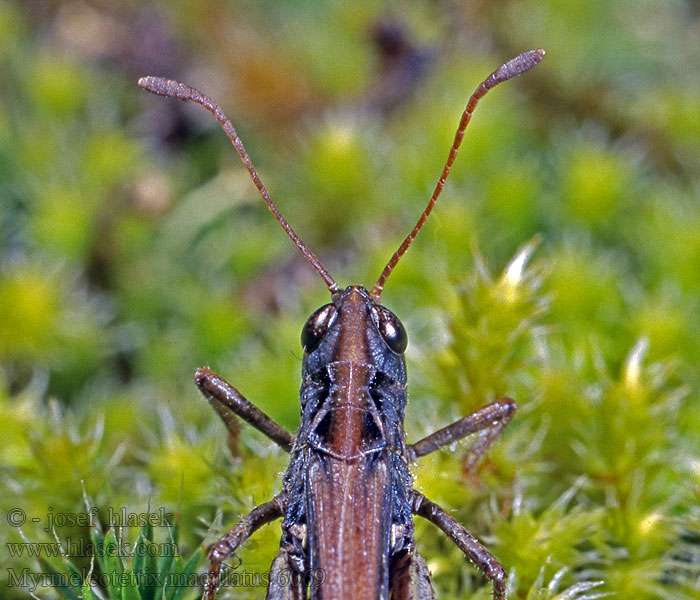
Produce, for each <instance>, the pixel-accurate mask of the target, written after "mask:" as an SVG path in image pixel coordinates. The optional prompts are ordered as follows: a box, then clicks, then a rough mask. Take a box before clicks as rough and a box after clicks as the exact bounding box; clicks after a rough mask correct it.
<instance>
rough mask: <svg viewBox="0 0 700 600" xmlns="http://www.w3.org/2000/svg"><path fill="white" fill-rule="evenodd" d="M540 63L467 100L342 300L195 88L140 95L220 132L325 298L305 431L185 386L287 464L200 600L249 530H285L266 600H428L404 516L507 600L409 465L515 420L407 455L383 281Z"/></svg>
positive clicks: (533, 57)
mask: <svg viewBox="0 0 700 600" xmlns="http://www.w3.org/2000/svg"><path fill="white" fill-rule="evenodd" d="M544 55H545V52H544V50H530V51H528V52H524V53H523V54H520V55H519V56H517V57H516V58H514V59H512V60H510V61H509V62H507V63H505V64H504V65H502V66H500V67H499V68H498V69H496V70H495V71H494V72H493V73H492V74H491V75H489V76H488V77H487V78H486V79H485V80H484V81H483V82H482V83H481V84H480V85H479V86H478V87H477V88H476V90H475V92H474V93H473V94H472V96H471V97H470V98H469V101H468V103H467V106H466V109H465V111H464V113H463V114H462V118H461V120H460V122H459V126H458V128H457V133H456V135H455V138H454V142H453V143H452V146H451V148H450V152H449V155H448V158H447V161H446V163H445V166H444V168H443V170H442V174H441V176H440V179H439V180H438V182H437V185H436V187H435V190H434V192H433V194H432V197H431V198H430V201H429V202H428V205H427V206H426V208H425V210H424V211H423V213H422V214H421V216H420V218H419V220H418V222H417V223H416V225H415V227H414V228H413V229H412V230H411V232H410V233H409V234H408V236H406V238H405V240H404V241H403V243H402V244H401V246H399V248H398V250H397V251H396V252H395V253H394V255H393V256H392V257H391V259H390V260H389V262H388V263H387V265H386V267H385V268H384V270H383V271H382V273H381V275H380V276H379V279H378V280H377V282H376V283H375V284H374V287H373V288H372V289H371V290H368V289H366V288H364V287H362V286H358V285H351V286H349V287H346V288H341V287H340V286H339V285H338V284H337V283H336V282H335V280H334V279H333V277H331V275H330V273H329V272H328V271H327V269H326V268H325V267H324V266H323V264H322V263H321V261H320V260H319V259H318V257H317V256H316V255H315V254H314V253H313V252H312V251H311V250H310V249H309V248H308V247H307V246H306V244H305V243H304V242H303V241H302V240H301V239H300V238H299V236H298V235H297V234H296V233H294V231H293V230H292V228H291V227H290V225H289V224H288V223H287V221H286V220H285V219H284V217H283V216H282V215H281V214H280V212H279V210H278V209H277V207H276V206H275V205H274V203H273V202H272V200H271V199H270V196H269V194H268V192H267V190H266V189H265V186H264V185H263V183H262V181H261V180H260V177H259V176H258V173H257V171H256V170H255V167H254V166H253V163H252V162H251V160H250V157H249V156H248V153H247V152H246V150H245V148H244V146H243V143H242V142H241V140H240V138H239V137H238V135H237V133H236V131H235V129H234V128H233V125H232V124H231V122H230V121H229V120H228V119H227V118H226V116H225V115H224V113H223V112H222V110H221V108H219V106H218V105H217V104H215V103H214V102H213V101H212V100H211V99H210V98H208V97H207V96H205V95H204V94H202V93H201V92H199V91H197V90H196V89H194V88H192V87H190V86H187V85H185V84H182V83H178V82H175V81H171V80H168V79H163V78H158V77H143V78H142V79H140V80H139V85H140V86H141V87H143V88H144V89H146V90H148V91H149V92H152V93H154V94H158V95H162V96H169V97H171V98H177V99H180V100H184V101H191V102H195V103H197V104H200V105H201V106H203V107H204V108H205V109H207V110H208V111H209V112H211V113H212V114H213V115H214V117H216V119H217V120H218V121H219V123H220V124H221V126H222V127H223V129H224V131H225V132H226V134H227V135H228V137H229V139H230V140H231V142H232V143H233V146H234V147H235V149H236V151H237V152H238V154H239V156H240V158H241V160H242V162H243V164H244V165H245V167H246V169H248V172H249V173H250V176H251V178H252V179H253V182H254V183H255V186H256V187H257V189H258V191H259V193H260V195H261V196H262V199H263V200H264V201H265V203H266V204H267V206H268V208H269V209H270V211H271V212H272V214H273V215H274V216H275V218H276V219H277V221H278V222H279V224H280V225H281V226H282V228H283V229H284V230H285V232H286V233H287V235H288V236H289V237H290V238H291V239H292V241H293V242H294V243H295V244H296V246H297V248H298V249H299V250H300V251H301V253H302V254H303V255H304V256H305V257H306V259H307V260H308V262H309V263H310V264H311V265H312V266H313V267H314V268H315V269H316V271H317V272H318V274H319V275H320V276H321V278H322V279H323V280H324V282H325V283H326V286H327V287H328V290H329V292H330V294H331V301H330V303H328V304H326V305H325V306H322V307H321V308H319V309H318V310H316V312H314V313H313V314H312V315H311V316H310V317H309V319H308V320H307V321H306V324H305V325H304V327H303V329H302V333H301V343H302V347H303V350H304V359H303V365H302V373H301V391H300V399H301V424H300V426H299V430H298V431H297V433H296V435H294V434H292V433H290V432H289V431H287V430H286V429H284V428H283V427H281V426H280V425H278V424H277V423H276V422H275V421H274V420H273V419H271V418H270V417H269V416H268V415H266V414H265V413H263V412H262V411H261V410H260V409H258V408H257V407H256V406H255V405H253V404H251V403H250V402H249V401H248V400H247V399H246V398H245V397H244V396H243V395H241V394H240V393H239V392H238V390H236V389H235V388H234V387H233V386H231V385H230V384H229V383H227V382H226V381H225V380H224V379H222V378H221V377H220V376H218V375H217V374H215V373H214V372H212V371H211V370H209V369H208V368H204V367H203V368H200V369H197V371H196V373H195V382H196V384H197V386H198V387H199V389H200V390H201V392H202V393H203V394H204V396H205V397H206V398H207V399H208V400H209V402H210V403H211V404H212V406H213V407H214V408H215V410H216V411H217V412H218V414H219V415H220V416H221V418H222V419H223V420H224V422H225V423H226V424H227V426H228V427H229V430H230V431H233V430H234V428H235V427H236V424H235V417H234V416H233V415H236V416H238V417H240V418H241V419H243V420H244V421H246V422H248V423H249V424H251V425H252V426H253V427H255V428H257V429H258V430H260V431H261V432H262V433H264V434H265V435H266V436H267V437H269V438H270V439H271V440H272V441H273V442H275V443H276V444H277V445H278V446H279V447H280V448H282V449H283V450H284V451H286V452H288V453H289V454H290V461H289V467H288V468H287V471H286V473H285V475H284V480H283V485H282V491H281V492H280V493H279V494H278V495H277V496H275V497H274V498H272V499H271V500H270V501H268V502H265V503H263V504H261V505H260V506H257V507H256V508H254V509H253V510H252V511H251V512H250V513H248V514H247V515H246V516H244V517H243V518H242V519H241V520H240V521H239V522H238V523H237V524H236V525H234V526H233V527H232V528H231V530H230V531H229V532H228V533H226V535H224V536H223V537H222V538H221V539H220V540H219V541H218V542H217V543H216V544H214V546H213V547H212V549H211V551H210V553H209V560H210V566H209V571H208V573H207V577H206V583H205V586H204V596H203V598H204V599H205V600H213V598H214V597H215V595H216V592H217V587H218V584H219V578H220V575H221V570H222V567H223V565H224V563H225V561H226V560H227V558H229V557H230V556H231V555H232V554H233V553H234V552H235V551H236V550H237V548H238V547H239V546H240V545H241V544H242V543H243V542H245V540H246V539H247V538H248V537H250V536H251V535H252V534H253V533H254V532H255V531H256V530H257V529H259V528H260V527H261V526H263V525H265V524H266V523H270V522H271V521H274V520H276V519H279V518H281V519H282V538H281V542H280V549H279V552H278V554H277V556H276V558H275V559H274V560H273V562H272V566H271V569H270V574H269V584H268V588H267V598H268V600H302V599H305V598H307V596H308V597H310V598H311V599H312V600H321V599H323V600H343V599H354V600H377V599H381V600H384V599H388V598H389V597H390V596H391V598H393V599H394V600H427V599H430V598H433V597H434V594H433V590H432V586H431V583H430V572H429V570H428V566H427V564H426V562H425V560H424V559H423V558H422V557H421V556H420V554H418V552H417V551H416V544H415V540H414V536H413V531H414V524H413V516H414V515H419V516H421V517H423V518H425V519H427V520H428V521H430V522H431V523H433V524H434V525H436V526H437V527H438V528H439V529H441V530H442V531H443V532H444V533H445V535H447V536H448V537H449V538H450V539H451V540H452V541H453V542H454V543H455V544H456V545H457V546H458V547H459V548H460V550H462V552H463V553H464V554H465V555H466V557H467V558H468V559H469V560H470V561H471V562H472V563H474V564H475V565H476V567H477V568H478V569H479V570H481V571H482V572H483V573H484V574H485V575H486V577H487V578H488V579H489V580H490V581H491V582H492V584H493V595H494V598H495V600H505V598H506V570H505V568H504V567H503V566H502V565H501V564H500V563H499V562H498V560H496V558H495V557H494V556H493V555H492V554H491V553H490V552H489V551H488V550H487V549H486V548H485V547H484V546H483V545H482V544H481V543H480V542H479V541H478V540H477V539H476V538H474V536H472V535H471V534H470V533H469V532H468V531H467V530H466V529H465V528H464V527H463V526H462V525H461V524H459V523H458V522H457V521H456V520H455V519H454V518H453V517H452V516H450V514H449V513H448V512H447V511H446V510H445V509H443V508H441V507H440V506H438V505H437V504H435V503H434V502H432V501H431V500H429V499H428V498H426V497H425V496H424V495H423V494H421V493H420V492H418V491H417V490H415V489H414V488H413V479H412V476H411V473H410V470H409V464H410V463H413V462H415V461H416V460H417V459H418V458H420V457H421V456H425V455H426V454H429V453H430V452H433V451H434V450H437V449H438V448H442V447H444V446H446V445H449V444H451V443H453V442H454V441H456V440H460V439H462V438H464V437H466V436H468V435H470V434H472V433H478V434H479V435H478V436H477V439H476V441H475V443H474V444H473V445H472V447H471V448H470V449H469V451H468V455H467V463H468V464H474V462H475V461H476V460H478V458H479V457H480V456H481V455H482V454H483V453H484V452H485V451H486V449H487V448H488V446H489V445H490V444H491V443H492V442H493V440H494V438H495V437H496V436H497V435H498V434H499V433H500V432H501V431H502V429H503V428H504V427H505V426H506V425H507V424H508V422H509V421H510V420H511V418H512V416H513V413H514V412H515V409H516V405H515V402H513V400H511V399H509V398H504V399H501V400H497V401H495V402H493V403H491V404H489V405H487V406H484V407H483V408H481V409H480V410H478V411H476V412H474V413H472V414H470V415H468V416H466V417H463V418H462V419H459V420H458V421H456V422H455V423H452V424H451V425H448V426H447V427H444V428H442V429H440V430H438V431H436V432H435V433H433V434H432V435H429V436H427V437H425V438H424V439H422V440H420V441H418V442H416V443H414V444H407V443H406V435H405V432H404V425H403V423H404V410H405V407H406V364H405V359H404V353H405V350H406V346H407V344H408V337H407V335H406V330H405V329H404V327H403V325H402V324H401V321H400V320H399V319H398V318H397V317H396V315H394V314H393V313H392V312H391V311H390V310H389V309H388V308H386V307H384V306H382V305H381V303H380V300H381V295H382V291H383V289H384V284H385V283H386V280H387V278H388V277H389V275H390V274H391V272H392V271H393V270H394V267H395V266H396V264H397V263H398V261H399V260H400V258H401V257H402V256H403V255H404V253H405V252H406V250H407V249H408V247H409V246H410V244H411V242H412V241H413V239H414V238H415V237H416V235H417V234H418V232H419V231H420V229H421V228H422V227H423V224H424V223H425V221H426V219H427V218H428V215H429V214H430V212H431V211H432V209H433V207H434V206H435V203H436V201H437V199H438V197H439V195H440V193H441V192H442V189H443V187H444V185H445V180H446V179H447V177H448V175H449V173H450V169H451V167H452V164H453V163H454V160H455V158H456V156H457V151H458V149H459V146H460V144H461V142H462V139H463V137H464V132H465V129H466V127H467V125H468V124H469V121H470V120H471V117H472V113H473V111H474V109H475V108H476V106H477V103H478V102H479V100H480V99H481V98H482V97H483V96H484V95H485V94H486V93H487V92H488V91H489V90H490V89H491V88H493V87H494V86H496V85H498V84H499V83H501V82H503V81H506V80H508V79H511V78H512V77H515V76H517V75H520V74H522V73H524V72H525V71H528V70H529V69H531V68H532V67H534V66H535V65H537V64H538V63H539V62H540V61H541V60H542V58H543V57H544Z"/></svg>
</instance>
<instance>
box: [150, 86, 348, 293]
mask: <svg viewBox="0 0 700 600" xmlns="http://www.w3.org/2000/svg"><path fill="white" fill-rule="evenodd" d="M139 85H140V86H141V87H142V88H143V89H144V90H146V91H148V92H151V93H152V94H157V95H158V96H167V97H168V98H177V99H178V100H183V101H185V102H187V101H189V102H194V103H196V104H199V105H200V106H202V107H204V108H205V109H207V110H208V111H209V112H210V113H211V114H212V115H214V117H215V118H216V120H217V121H218V122H219V124H220V125H221V127H222V128H223V130H224V131H225V132H226V135H227V136H228V138H229V139H230V140H231V143H232V144H233V147H234V148H235V149H236V152H238V156H240V157H241V161H242V162H243V165H244V166H245V168H246V169H248V173H250V177H251V178H252V180H253V183H254V184H255V187H256V188H258V192H260V196H261V197H262V199H263V200H264V201H265V204H267V207H268V208H269V209H270V212H271V213H272V214H273V215H274V216H275V219H277V222H278V223H279V224H280V225H281V226H282V229H284V230H285V232H286V233H287V235H288V236H289V237H290V238H291V240H292V241H293V242H294V243H295V244H296V246H297V248H299V250H300V251H301V253H302V254H303V255H304V256H305V257H306V260H308V261H309V262H310V263H311V265H312V266H313V267H314V269H316V271H318V274H319V275H320V276H321V277H322V278H323V281H325V282H326V286H327V287H328V290H329V291H330V293H331V294H335V293H337V292H338V291H340V288H339V287H338V284H337V283H336V282H335V280H334V279H333V277H331V274H330V273H329V272H328V270H327V269H326V267H324V266H323V264H322V263H321V261H320V260H319V259H318V257H317V256H316V255H315V254H314V253H313V252H312V251H311V249H310V248H309V247H308V246H307V245H306V244H305V243H304V242H303V241H302V239H301V238H300V237H299V236H298V235H297V234H296V233H295V232H294V230H293V229H292V228H291V226H290V225H289V223H287V220H286V219H285V218H284V217H283V216H282V214H281V213H280V211H279V209H278V208H277V207H276V206H275V203H274V202H273V201H272V199H271V198H270V194H269V192H268V191H267V189H266V188H265V186H264V185H263V182H262V181H261V179H260V176H259V175H258V172H257V171H256V170H255V166H254V165H253V162H252V161H251V160H250V156H248V152H246V149H245V147H244V146H243V142H242V141H241V138H239V137H238V134H237V133H236V130H235V129H234V127H233V125H232V124H231V121H229V120H228V118H227V117H226V115H225V114H224V111H223V110H221V107H219V105H218V104H216V102H214V101H213V100H212V99H211V98H209V96H205V95H204V94H202V93H201V92H200V91H199V90H196V89H195V88H193V87H190V86H189V85H186V84H184V83H179V82H177V81H172V80H171V79H165V78H163V77H141V79H139Z"/></svg>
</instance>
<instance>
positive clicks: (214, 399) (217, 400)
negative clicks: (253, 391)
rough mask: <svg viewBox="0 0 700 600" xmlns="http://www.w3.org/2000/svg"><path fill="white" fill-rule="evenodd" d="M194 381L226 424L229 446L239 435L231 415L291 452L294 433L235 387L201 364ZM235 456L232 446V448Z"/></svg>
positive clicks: (232, 444) (235, 422) (236, 423)
mask: <svg viewBox="0 0 700 600" xmlns="http://www.w3.org/2000/svg"><path fill="white" fill-rule="evenodd" d="M194 381H195V383H196V384H197V387H198V388H199V390H200V391H201V392H202V394H203V395H204V397H205V398H206V399H207V400H208V401H209V404H211V405H212V407H213V408H214V410H215V411H216V413H217V414H218V415H219V417H221V420H222V421H223V422H224V424H225V425H226V429H227V430H228V432H229V447H232V446H234V445H235V443H234V442H235V440H236V439H237V437H238V422H237V421H236V419H235V416H234V415H237V416H239V417H240V418H241V419H243V420H244V421H245V422H246V423H249V424H250V425H252V426H253V427H255V428H256V429H257V430H258V431H261V432H262V433H264V434H265V435H266V436H267V437H269V438H270V439H271V440H272V441H273V442H275V444H277V445H278V446H279V447H280V448H282V450H285V451H286V452H290V451H291V450H292V446H293V445H294V436H293V435H292V434H291V433H289V432H288V431H287V430H286V429H285V428H284V427H282V426H281V425H279V424H278V423H276V422H275V421H274V420H273V419H271V418H270V417H268V416H267V415H266V414H265V413H264V412H263V411H261V410H260V409H259V408H258V407H257V406H255V405H254V404H252V403H251V402H250V401H249V400H247V399H246V398H245V396H243V394H241V393H240V392H239V391H238V390H237V389H236V388H234V387H233V386H232V385H231V384H230V383H228V382H227V381H226V380H224V378H223V377H220V376H219V375H217V374H216V373H214V372H213V371H211V370H210V369H207V368H206V367H200V368H199V369H197V371H196V372H195V374H194ZM231 450H232V453H233V454H234V455H235V454H236V452H235V451H234V450H235V448H233V447H232V448H231Z"/></svg>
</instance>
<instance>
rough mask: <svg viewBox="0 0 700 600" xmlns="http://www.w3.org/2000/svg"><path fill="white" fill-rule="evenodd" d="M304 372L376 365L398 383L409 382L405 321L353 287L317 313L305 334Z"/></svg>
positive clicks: (359, 289)
mask: <svg viewBox="0 0 700 600" xmlns="http://www.w3.org/2000/svg"><path fill="white" fill-rule="evenodd" d="M301 343H302V346H303V348H304V370H305V372H314V371H316V370H317V369H319V368H321V367H323V366H325V365H327V364H329V363H331V362H355V363H365V364H372V365H375V366H376V367H377V370H378V371H380V372H382V373H384V374H386V375H388V376H389V377H390V378H391V379H393V380H396V381H402V382H405V381H406V368H405V361H404V352H405V351H406V346H407V345H408V337H407V335H406V330H405V329H404V327H403V325H402V324H401V321H399V319H398V317H397V316H396V315H394V313H392V312H391V311H390V310H389V309H387V308H385V307H383V306H381V305H380V304H377V303H376V302H375V301H374V300H373V299H372V298H371V297H370V295H369V293H368V292H367V290H366V289H365V288H363V287H361V286H350V287H348V288H346V289H345V290H343V291H342V292H340V293H339V294H338V295H337V297H336V298H334V301H333V302H332V303H330V304H326V305H325V306H322V307H321V308H319V309H318V310H317V311H316V312H314V313H313V314H312V315H311V316H310V317H309V319H308V321H307V322H306V324H305V325H304V328H303V329H302V332H301Z"/></svg>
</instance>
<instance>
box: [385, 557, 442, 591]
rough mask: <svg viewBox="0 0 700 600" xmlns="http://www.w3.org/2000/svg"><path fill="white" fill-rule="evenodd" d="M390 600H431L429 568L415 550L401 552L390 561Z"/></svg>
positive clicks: (431, 588) (431, 589)
mask: <svg viewBox="0 0 700 600" xmlns="http://www.w3.org/2000/svg"><path fill="white" fill-rule="evenodd" d="M389 578H390V585H391V600H433V599H434V598H435V592H434V591H433V587H432V585H431V584H430V570H429V569H428V565H427V563H426V562H425V559H424V558H423V557H422V556H421V555H420V554H418V553H417V552H416V551H415V550H409V551H406V552H402V553H401V554H400V555H399V556H397V557H394V558H393V559H392V561H391V567H390V572H389Z"/></svg>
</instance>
